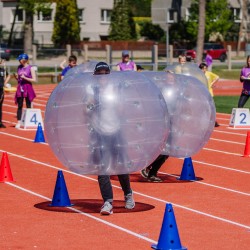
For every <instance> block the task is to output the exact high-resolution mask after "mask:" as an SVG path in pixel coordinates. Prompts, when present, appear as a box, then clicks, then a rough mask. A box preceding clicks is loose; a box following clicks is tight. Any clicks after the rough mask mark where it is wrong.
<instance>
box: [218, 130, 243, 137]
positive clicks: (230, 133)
mask: <svg viewBox="0 0 250 250" xmlns="http://www.w3.org/2000/svg"><path fill="white" fill-rule="evenodd" d="M214 132H216V133H222V134H229V135H239V136H244V137H246V135H247V133H244V134H243V133H236V132H229V131H222V130H217V129H215V130H214ZM242 132H243V131H242Z"/></svg>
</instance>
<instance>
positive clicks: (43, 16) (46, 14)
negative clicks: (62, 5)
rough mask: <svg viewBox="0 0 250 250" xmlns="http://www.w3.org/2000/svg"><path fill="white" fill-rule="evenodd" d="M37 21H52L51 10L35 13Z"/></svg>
mask: <svg viewBox="0 0 250 250" xmlns="http://www.w3.org/2000/svg"><path fill="white" fill-rule="evenodd" d="M37 20H38V21H45V22H46V21H52V9H44V10H40V11H38V12H37Z"/></svg>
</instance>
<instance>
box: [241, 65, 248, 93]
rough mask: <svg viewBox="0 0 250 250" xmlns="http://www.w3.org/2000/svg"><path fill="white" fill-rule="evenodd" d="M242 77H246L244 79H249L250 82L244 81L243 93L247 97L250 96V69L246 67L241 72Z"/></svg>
mask: <svg viewBox="0 0 250 250" xmlns="http://www.w3.org/2000/svg"><path fill="white" fill-rule="evenodd" d="M240 76H244V77H248V78H249V80H243V89H242V93H244V94H246V95H250V68H247V67H244V68H243V69H242V70H241V73H240ZM241 81H242V80H241Z"/></svg>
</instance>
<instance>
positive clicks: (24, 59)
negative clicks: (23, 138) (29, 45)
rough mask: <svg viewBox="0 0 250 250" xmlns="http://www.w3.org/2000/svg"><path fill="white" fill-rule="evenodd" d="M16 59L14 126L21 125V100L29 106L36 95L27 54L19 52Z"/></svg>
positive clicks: (34, 79) (33, 71) (33, 77)
mask: <svg viewBox="0 0 250 250" xmlns="http://www.w3.org/2000/svg"><path fill="white" fill-rule="evenodd" d="M17 60H18V61H19V62H20V65H19V66H18V68H17V74H14V76H15V78H16V79H17V82H18V85H17V90H16V94H15V103H16V104H17V106H18V108H17V124H16V126H15V127H16V128H20V127H21V118H22V109H23V101H24V99H25V101H26V107H27V108H31V106H32V101H33V100H34V98H35V97H36V94H35V91H34V89H33V86H32V83H35V82H36V81H37V79H36V73H35V69H34V68H33V67H32V66H31V65H29V56H28V55H27V54H21V55H19V56H18V58H17Z"/></svg>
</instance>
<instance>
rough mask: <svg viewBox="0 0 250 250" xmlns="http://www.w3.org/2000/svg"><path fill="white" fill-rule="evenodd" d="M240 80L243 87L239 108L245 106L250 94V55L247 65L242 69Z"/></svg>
mask: <svg viewBox="0 0 250 250" xmlns="http://www.w3.org/2000/svg"><path fill="white" fill-rule="evenodd" d="M240 81H241V82H243V88H242V91H241V95H240V98H239V101H238V108H243V107H244V105H245V104H246V102H247V100H248V99H249V96H250V55H249V56H247V60H246V65H245V66H244V67H243V68H242V69H241V72H240Z"/></svg>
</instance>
